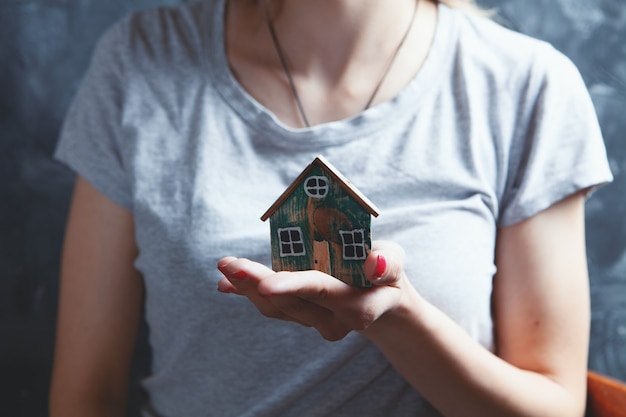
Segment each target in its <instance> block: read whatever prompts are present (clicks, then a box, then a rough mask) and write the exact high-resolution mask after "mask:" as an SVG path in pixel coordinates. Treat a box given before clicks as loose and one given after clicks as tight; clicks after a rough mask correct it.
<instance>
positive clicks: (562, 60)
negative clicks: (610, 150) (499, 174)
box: [499, 46, 613, 226]
mask: <svg viewBox="0 0 626 417" xmlns="http://www.w3.org/2000/svg"><path fill="white" fill-rule="evenodd" d="M519 120H520V123H519V124H518V132H517V135H516V138H515V139H514V141H513V143H512V148H511V150H510V163H509V172H508V176H507V185H506V190H505V192H504V195H503V198H502V202H501V210H500V216H499V225H500V226H507V225H511V224H514V223H517V222H520V221H522V220H524V219H527V218H529V217H531V216H533V215H535V214H537V213H539V212H540V211H542V210H544V209H546V208H548V207H550V206H551V205H553V204H554V203H556V202H558V201H560V200H562V199H563V198H565V197H567V196H569V195H572V194H574V193H576V192H578V191H581V190H592V189H593V188H595V187H598V186H600V185H603V184H606V183H608V182H610V181H611V180H612V179H613V177H612V174H611V171H610V168H609V164H608V160H607V155H606V149H605V146H604V142H603V139H602V134H601V131H600V126H599V124H598V120H597V117H596V113H595V110H594V107H593V104H592V102H591V98H590V96H589V93H588V91H587V88H586V86H585V84H584V81H583V79H582V77H581V75H580V73H579V71H578V69H577V68H576V67H575V66H574V64H573V63H572V62H571V61H570V60H569V59H568V58H567V57H565V56H564V55H563V54H561V53H560V52H558V51H556V50H555V49H554V48H552V47H550V46H545V48H544V49H543V50H542V51H541V52H540V53H539V54H538V56H537V59H536V60H535V64H534V66H533V69H532V71H531V75H530V79H529V82H528V83H527V86H526V93H525V94H524V98H523V99H522V103H520V114H519Z"/></svg>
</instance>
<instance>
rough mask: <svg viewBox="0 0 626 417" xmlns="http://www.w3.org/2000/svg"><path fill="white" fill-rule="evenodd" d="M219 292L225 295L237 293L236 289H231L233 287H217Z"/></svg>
mask: <svg viewBox="0 0 626 417" xmlns="http://www.w3.org/2000/svg"><path fill="white" fill-rule="evenodd" d="M217 290H218V291H219V292H222V293H224V294H232V293H234V292H235V289H234V288H231V287H224V288H221V287H217Z"/></svg>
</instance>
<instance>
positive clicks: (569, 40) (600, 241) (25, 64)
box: [0, 0, 626, 417]
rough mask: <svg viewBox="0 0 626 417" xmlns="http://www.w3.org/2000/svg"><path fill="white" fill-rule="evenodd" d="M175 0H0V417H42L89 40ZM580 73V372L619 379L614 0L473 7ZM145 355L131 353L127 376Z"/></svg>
mask: <svg viewBox="0 0 626 417" xmlns="http://www.w3.org/2000/svg"><path fill="white" fill-rule="evenodd" d="M181 1H182V0H106V1H103V0H80V1H78V0H0V415H6V416H18V417H19V416H28V417H40V416H41V417H43V416H46V415H47V411H46V402H47V389H48V378H49V374H50V365H51V360H52V346H53V339H54V328H55V311H56V298H57V293H58V269H59V253H60V247H61V241H62V235H63V229H64V226H65V217H66V214H67V208H68V203H69V197H70V189H71V186H72V181H73V177H72V175H71V173H70V172H68V171H66V170H65V169H63V168H62V167H60V166H59V165H58V164H57V163H55V162H54V161H53V160H52V158H51V154H52V150H53V148H54V146H55V143H56V140H57V134H58V131H59V126H60V124H61V120H62V117H63V115H64V113H65V111H66V109H67V105H68V103H69V100H70V98H71V97H72V95H73V94H74V92H75V91H76V87H77V86H78V84H79V82H80V80H81V77H82V75H83V73H84V71H85V68H86V65H87V63H88V60H89V56H90V54H91V50H92V48H93V45H94V43H95V41H96V39H97V38H98V37H99V36H100V34H101V33H102V31H103V30H104V28H106V27H107V26H108V25H110V24H111V23H112V22H113V21H114V20H117V19H118V18H120V17H121V16H122V15H124V14H126V13H128V12H129V11H131V10H134V9H139V8H145V7H152V6H155V5H159V4H175V3H179V2H181ZM479 1H480V3H482V4H485V5H487V6H490V7H498V8H499V9H500V11H501V15H502V16H503V17H504V19H505V20H506V21H508V22H509V23H510V25H511V26H512V27H513V28H515V29H518V30H520V31H522V32H524V33H528V34H531V35H533V36H537V37H539V38H542V39H546V40H548V41H550V42H552V43H553V44H554V45H555V46H556V47H557V48H558V49H560V50H562V51H563V52H564V53H565V54H567V55H568V56H569V57H570V58H571V59H572V60H573V61H574V62H575V63H576V64H577V65H578V66H579V68H580V69H581V71H582V74H583V77H584V78H585V81H586V82H587V85H588V87H589V88H590V91H591V95H592V98H593V100H594V103H595V105H596V108H597V111H598V114H599V118H600V123H601V125H602V129H603V131H604V135H605V139H606V143H607V148H608V152H609V158H610V160H611V166H612V167H613V169H614V173H615V175H616V179H615V182H614V183H613V184H612V185H610V186H608V187H606V188H604V189H601V190H599V191H598V192H596V193H595V194H594V195H593V196H592V197H591V198H590V199H589V201H588V203H587V230H588V232H587V244H588V255H589V264H590V275H591V291H592V309H593V321H592V338H591V352H590V361H589V363H590V367H591V368H593V369H595V370H598V371H601V372H604V373H607V374H609V375H612V376H614V377H616V378H620V379H623V380H626V295H625V294H626V221H625V219H626V192H625V191H624V190H626V140H624V132H626V118H624V109H626V50H625V49H624V40H625V39H626V2H625V1H624V0H602V1H600V0H479ZM148 362H149V351H148V348H147V345H146V343H145V331H144V332H142V335H141V337H140V343H139V346H138V349H137V357H136V360H135V370H134V373H133V390H132V391H131V392H132V397H131V412H130V415H131V416H133V417H134V416H138V412H137V404H138V401H139V398H140V396H139V394H138V392H139V390H138V384H137V378H138V376H139V375H141V374H142V373H145V372H146V368H147V365H148Z"/></svg>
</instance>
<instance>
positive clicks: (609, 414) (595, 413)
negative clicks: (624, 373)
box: [586, 371, 626, 417]
mask: <svg viewBox="0 0 626 417" xmlns="http://www.w3.org/2000/svg"><path fill="white" fill-rule="evenodd" d="M586 417H626V383H624V382H620V381H617V380H615V379H612V378H608V377H606V376H603V375H600V374H598V373H596V372H593V371H588V372H587V414H586Z"/></svg>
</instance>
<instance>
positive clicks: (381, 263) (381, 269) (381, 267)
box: [374, 255, 387, 278]
mask: <svg viewBox="0 0 626 417" xmlns="http://www.w3.org/2000/svg"><path fill="white" fill-rule="evenodd" d="M386 270H387V260H386V259H385V257H384V256H383V255H378V257H377V258H376V269H374V276H375V277H376V278H380V277H382V276H383V274H384V273H385V271H386Z"/></svg>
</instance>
